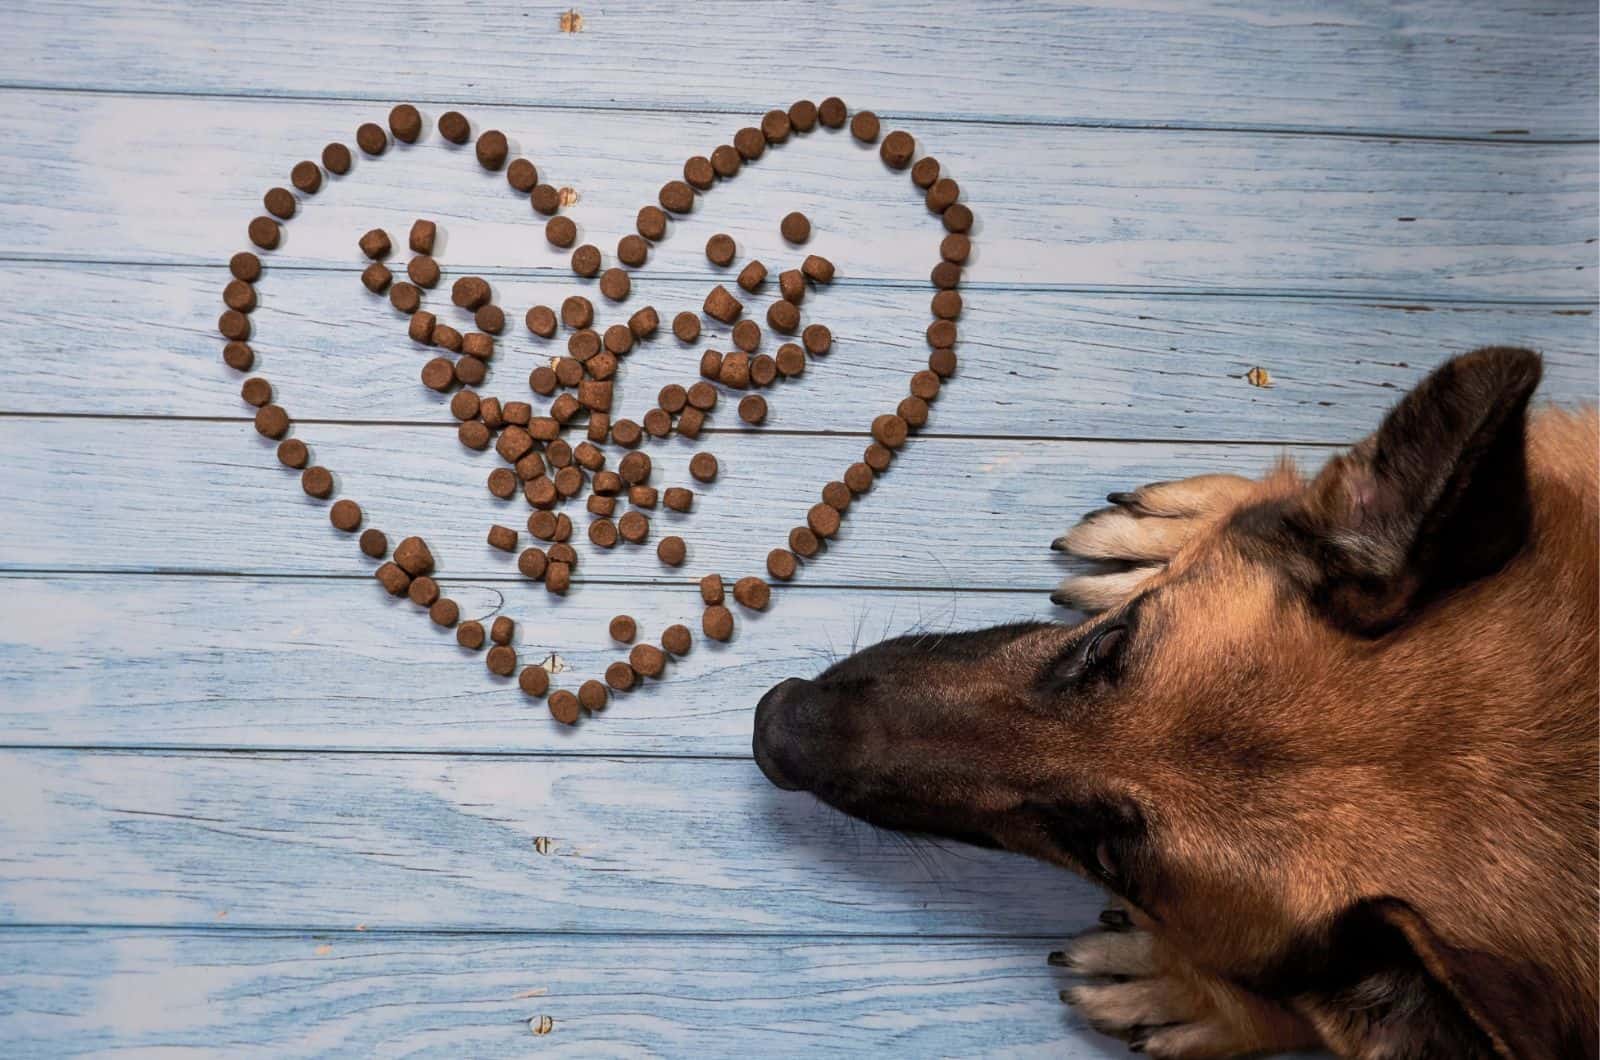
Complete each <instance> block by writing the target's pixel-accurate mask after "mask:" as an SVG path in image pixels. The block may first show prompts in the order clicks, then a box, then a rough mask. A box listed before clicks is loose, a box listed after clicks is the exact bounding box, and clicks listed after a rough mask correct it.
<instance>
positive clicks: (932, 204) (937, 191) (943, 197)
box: [922, 177, 961, 213]
mask: <svg viewBox="0 0 1600 1060" xmlns="http://www.w3.org/2000/svg"><path fill="white" fill-rule="evenodd" d="M960 197H961V185H959V184H957V183H956V182H955V181H953V180H951V179H950V178H949V177H941V178H939V179H938V180H936V181H934V182H933V184H932V185H931V186H930V187H929V188H928V191H927V194H925V195H924V196H923V197H922V201H923V204H924V205H926V206H927V207H928V209H929V210H930V211H932V212H933V213H944V211H945V210H947V209H949V208H950V207H951V206H953V205H954V204H955V201H956V200H957V199H959V198H960Z"/></svg>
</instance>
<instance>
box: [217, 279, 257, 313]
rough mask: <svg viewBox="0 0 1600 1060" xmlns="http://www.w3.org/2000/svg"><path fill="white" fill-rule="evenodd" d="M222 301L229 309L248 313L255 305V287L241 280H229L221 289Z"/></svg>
mask: <svg viewBox="0 0 1600 1060" xmlns="http://www.w3.org/2000/svg"><path fill="white" fill-rule="evenodd" d="M222 301H223V303H224V304H225V305H226V306H227V307H228V308H229V309H236V310H238V311H239V312H241V313H248V312H250V311H251V310H253V309H255V307H256V289H255V288H254V287H252V286H250V285H249V284H248V283H245V282H244V281H243V280H229V281H228V285H227V286H226V287H224V288H223V289H222Z"/></svg>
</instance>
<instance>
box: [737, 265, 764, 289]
mask: <svg viewBox="0 0 1600 1060" xmlns="http://www.w3.org/2000/svg"><path fill="white" fill-rule="evenodd" d="M766 281H767V267H766V266H765V265H763V264H761V262H759V261H752V262H750V264H748V265H746V266H745V267H744V268H742V269H740V270H739V286H740V287H743V288H744V289H745V290H746V291H749V292H750V293H751V294H754V293H755V292H756V291H758V290H760V289H761V285H762V284H763V283H765V282H766Z"/></svg>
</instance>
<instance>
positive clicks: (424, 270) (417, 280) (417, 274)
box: [406, 254, 439, 290]
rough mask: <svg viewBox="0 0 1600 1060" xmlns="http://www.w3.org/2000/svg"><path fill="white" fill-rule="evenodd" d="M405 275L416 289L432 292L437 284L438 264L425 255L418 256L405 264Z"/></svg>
mask: <svg viewBox="0 0 1600 1060" xmlns="http://www.w3.org/2000/svg"><path fill="white" fill-rule="evenodd" d="M406 275H407V276H408V277H410V279H411V282H412V283H414V284H416V285H417V286H418V287H426V288H428V289H429V290H432V289H433V287H434V285H435V284H437V283H438V282H439V263H438V262H437V261H434V260H433V258H432V257H430V256H429V255H427V254H418V255H417V256H416V257H414V258H412V259H411V260H410V261H408V262H406Z"/></svg>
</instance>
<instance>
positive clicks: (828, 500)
mask: <svg viewBox="0 0 1600 1060" xmlns="http://www.w3.org/2000/svg"><path fill="white" fill-rule="evenodd" d="M852 496H854V494H853V493H852V492H851V490H850V487H849V486H846V485H845V484H844V483H843V482H839V481H837V480H835V481H833V482H830V483H828V484H827V485H826V486H823V487H822V503H823V504H826V505H827V506H828V507H830V508H832V509H833V510H834V511H838V512H842V511H844V510H845V509H846V508H848V507H850V498H851V497H852Z"/></svg>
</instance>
